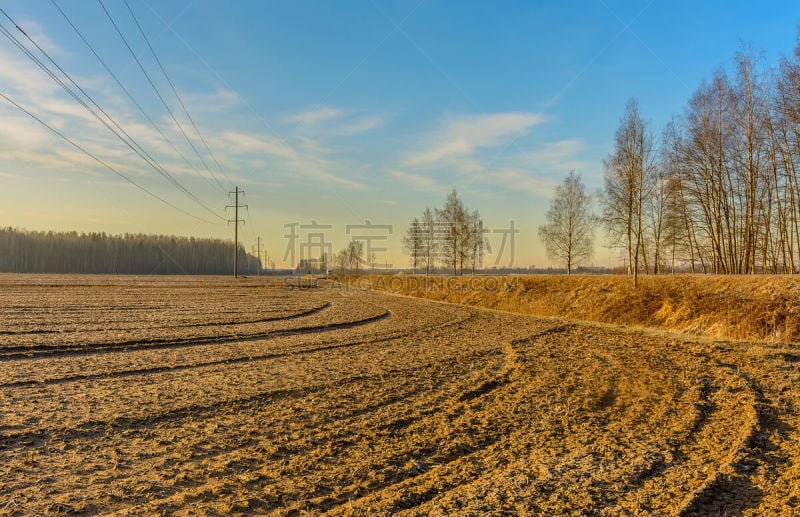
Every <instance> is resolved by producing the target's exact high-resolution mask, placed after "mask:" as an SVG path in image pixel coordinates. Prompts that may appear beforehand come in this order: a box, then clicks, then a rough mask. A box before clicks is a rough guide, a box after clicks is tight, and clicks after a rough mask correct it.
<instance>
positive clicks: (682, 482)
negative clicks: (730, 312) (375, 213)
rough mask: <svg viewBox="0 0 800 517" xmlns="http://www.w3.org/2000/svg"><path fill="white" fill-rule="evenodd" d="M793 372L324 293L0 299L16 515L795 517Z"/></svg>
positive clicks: (9, 498) (206, 287)
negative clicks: (785, 516)
mask: <svg viewBox="0 0 800 517" xmlns="http://www.w3.org/2000/svg"><path fill="white" fill-rule="evenodd" d="M799 364H800V351H795V349H794V347H793V345H791V344H787V345H769V344H762V343H734V342H719V341H716V342H711V341H694V340H692V338H688V337H676V336H668V335H664V334H661V335H658V334H655V333H651V332H642V331H630V330H627V329H624V328H617V327H610V326H593V325H587V324H577V323H572V322H569V321H565V320H555V319H538V318H535V317H531V316H524V315H515V314H508V313H502V312H497V311H489V310H484V309H478V308H473V307H466V306H459V305H448V304H442V303H436V302H431V301H426V300H421V299H412V298H404V297H399V296H391V295H386V294H381V293H376V292H364V291H359V290H354V289H345V288H342V287H338V286H336V285H332V284H326V283H321V284H320V287H318V288H303V289H297V288H291V289H290V288H287V287H286V286H285V285H284V283H283V280H282V279H273V280H267V279H256V278H248V279H242V280H240V281H238V282H234V281H233V280H229V279H220V278H136V277H92V276H63V277H61V276H19V275H8V276H0V515H38V514H67V513H78V514H81V513H84V514H96V513H102V514H109V513H111V514H120V515H123V514H127V515H145V514H158V513H164V514H178V515H180V514H186V515H190V514H191V515H196V514H209V515H229V514H254V515H261V514H275V515H300V514H306V513H308V514H324V513H328V514H333V515H340V514H346V515H387V514H394V513H400V514H405V515H452V514H461V515H487V514H492V515H496V514H523V515H524V514H549V515H570V514H572V515H586V514H598V515H653V514H655V515H679V514H680V515H736V514H745V515H778V514H785V515H791V514H797V513H800V433H798V422H800V419H798V414H797V411H798V408H800V392H799V391H798V386H800V383H799V381H800V371H799V370H798V365H799Z"/></svg>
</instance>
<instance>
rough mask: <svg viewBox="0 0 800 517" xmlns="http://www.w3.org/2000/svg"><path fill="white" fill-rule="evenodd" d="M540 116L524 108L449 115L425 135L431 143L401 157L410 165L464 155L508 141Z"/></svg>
mask: <svg viewBox="0 0 800 517" xmlns="http://www.w3.org/2000/svg"><path fill="white" fill-rule="evenodd" d="M544 120H545V117H544V116H543V115H541V114H538V113H526V112H510V113H494V114H488V115H468V116H460V117H456V118H452V119H450V120H448V121H447V122H445V123H444V124H443V125H442V127H441V128H439V130H437V131H436V132H434V134H433V135H430V136H429V137H428V138H427V140H429V141H432V142H433V145H429V146H427V147H426V148H424V149H423V150H421V151H416V152H412V153H410V154H409V155H408V156H406V158H405V160H404V161H405V163H406V164H408V165H411V166H414V167H426V166H435V165H439V164H441V163H442V162H446V161H448V160H453V159H459V158H463V157H468V156H471V155H473V154H474V153H476V152H477V151H478V150H480V149H485V148H491V147H497V146H500V145H503V144H505V143H508V142H510V141H511V140H512V139H514V138H517V137H519V136H520V135H522V134H524V133H526V132H527V131H528V130H530V128H532V127H533V126H536V125H538V124H541V123H542V122H543V121H544Z"/></svg>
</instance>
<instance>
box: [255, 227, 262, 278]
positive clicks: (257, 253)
mask: <svg viewBox="0 0 800 517" xmlns="http://www.w3.org/2000/svg"><path fill="white" fill-rule="evenodd" d="M256 242H257V244H256V257H258V276H261V237H260V236H259V237H256Z"/></svg>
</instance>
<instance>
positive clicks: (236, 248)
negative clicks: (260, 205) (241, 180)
mask: <svg viewBox="0 0 800 517" xmlns="http://www.w3.org/2000/svg"><path fill="white" fill-rule="evenodd" d="M231 194H233V195H234V198H233V204H232V205H226V206H225V209H226V210H227V209H228V208H233V219H228V224H231V223H233V278H238V277H239V223H242V224H244V219H239V209H240V208H244V209H246V210H249V209H248V208H247V205H240V204H239V194H241V195H242V197H244V190H239V187H236V189H235V190H232V191H230V192H228V195H229V196H230V195H231Z"/></svg>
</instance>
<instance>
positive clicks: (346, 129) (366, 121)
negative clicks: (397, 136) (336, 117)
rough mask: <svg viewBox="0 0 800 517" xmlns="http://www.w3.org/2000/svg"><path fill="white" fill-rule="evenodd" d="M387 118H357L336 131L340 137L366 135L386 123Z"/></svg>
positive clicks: (378, 116)
mask: <svg viewBox="0 0 800 517" xmlns="http://www.w3.org/2000/svg"><path fill="white" fill-rule="evenodd" d="M386 119H387V117H386V116H385V115H366V116H363V117H358V118H356V119H355V120H352V121H349V122H346V123H344V124H342V125H341V127H340V128H339V129H338V133H339V134H342V135H356V134H359V133H366V132H367V131H372V130H373V129H377V128H379V127H381V126H383V125H384V124H385V123H386Z"/></svg>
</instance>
